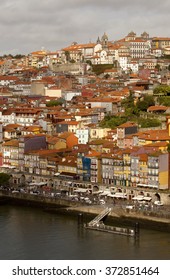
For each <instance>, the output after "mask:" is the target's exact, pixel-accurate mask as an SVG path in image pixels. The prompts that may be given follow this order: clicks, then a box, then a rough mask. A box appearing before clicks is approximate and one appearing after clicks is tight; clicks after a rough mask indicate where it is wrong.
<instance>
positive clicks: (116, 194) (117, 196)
mask: <svg viewBox="0 0 170 280" xmlns="http://www.w3.org/2000/svg"><path fill="white" fill-rule="evenodd" d="M112 197H115V198H127V194H125V193H121V192H118V193H115V194H113V196H112Z"/></svg>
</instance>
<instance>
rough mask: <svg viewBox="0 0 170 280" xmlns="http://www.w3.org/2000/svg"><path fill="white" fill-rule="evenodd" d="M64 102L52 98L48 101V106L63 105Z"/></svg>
mask: <svg viewBox="0 0 170 280" xmlns="http://www.w3.org/2000/svg"><path fill="white" fill-rule="evenodd" d="M62 104H63V102H62V101H57V100H51V101H49V102H47V103H46V106H47V107H54V106H61V105H62Z"/></svg>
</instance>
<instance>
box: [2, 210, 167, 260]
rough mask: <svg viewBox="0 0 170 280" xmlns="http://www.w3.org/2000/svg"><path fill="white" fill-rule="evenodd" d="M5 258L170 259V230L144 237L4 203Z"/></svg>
mask: <svg viewBox="0 0 170 280" xmlns="http://www.w3.org/2000/svg"><path fill="white" fill-rule="evenodd" d="M0 239H1V248H0V259H1V260H46V259H47V260H106V259H107V260H131V259H134V260H135V259H136V260H141V259H142V260H169V259H170V233H166V232H159V231H153V230H144V229H141V230H140V237H139V239H138V240H135V239H134V238H133V237H127V236H121V235H116V234H111V233H104V232H97V231H92V230H87V229H84V228H83V227H82V226H80V225H78V222H77V218H75V217H71V216H66V215H61V214H56V213H55V214H54V213H53V214H52V213H48V212H44V211H42V210H41V209H34V208H29V207H28V208H26V207H17V206H7V205H3V206H2V205H1V206H0Z"/></svg>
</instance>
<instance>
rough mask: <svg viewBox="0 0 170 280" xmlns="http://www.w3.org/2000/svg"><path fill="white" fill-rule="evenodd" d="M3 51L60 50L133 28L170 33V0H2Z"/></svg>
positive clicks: (0, 45) (0, 32)
mask: <svg viewBox="0 0 170 280" xmlns="http://www.w3.org/2000/svg"><path fill="white" fill-rule="evenodd" d="M0 4H1V6H0V35H1V40H0V54H1V55H2V54H9V53H11V54H18V53H22V54H28V53H30V52H32V51H35V50H40V49H42V47H44V48H45V49H47V50H50V51H56V50H59V49H61V48H63V47H66V46H68V45H70V44H71V43H72V42H73V41H76V42H77V43H88V42H90V41H91V42H96V40H97V37H98V36H99V37H101V36H102V35H103V33H104V32H106V33H107V35H108V37H109V40H110V41H112V40H117V39H120V38H123V37H125V36H126V35H127V34H128V33H129V32H130V31H134V32H135V33H137V35H140V34H141V33H142V32H143V31H146V32H148V33H149V34H150V36H151V37H154V36H162V37H170V34H169V14H170V0H164V1H160V0H95V1H94V0H1V3H0Z"/></svg>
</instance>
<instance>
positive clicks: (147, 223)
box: [0, 194, 170, 232]
mask: <svg viewBox="0 0 170 280" xmlns="http://www.w3.org/2000/svg"><path fill="white" fill-rule="evenodd" d="M0 205H16V206H26V207H37V208H40V209H42V210H43V211H46V212H49V213H57V214H62V215H70V216H75V217H77V219H78V217H79V215H80V214H81V215H82V216H83V220H85V221H86V222H89V221H90V220H91V219H92V218H94V217H95V216H97V215H98V214H99V213H101V212H102V210H103V209H104V208H105V207H104V206H103V205H102V206H101V205H82V204H81V203H77V202H73V201H67V200H64V199H57V200H54V199H51V198H47V197H46V198H42V197H38V196H31V195H29V196H28V195H18V194H13V195H6V194H5V195H4V194H1V196H0ZM106 222H107V223H108V224H110V225H115V224H116V225H121V226H127V227H134V225H135V224H136V223H139V225H140V228H144V229H150V230H152V229H153V230H157V231H164V232H165V231H166V232H167V231H168V232H170V219H169V218H161V217H159V216H157V217H156V216H152V215H148V213H144V212H138V211H134V210H128V211H127V210H124V209H117V208H115V207H114V206H113V207H112V211H111V213H110V214H109V215H108V216H107V219H106Z"/></svg>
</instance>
